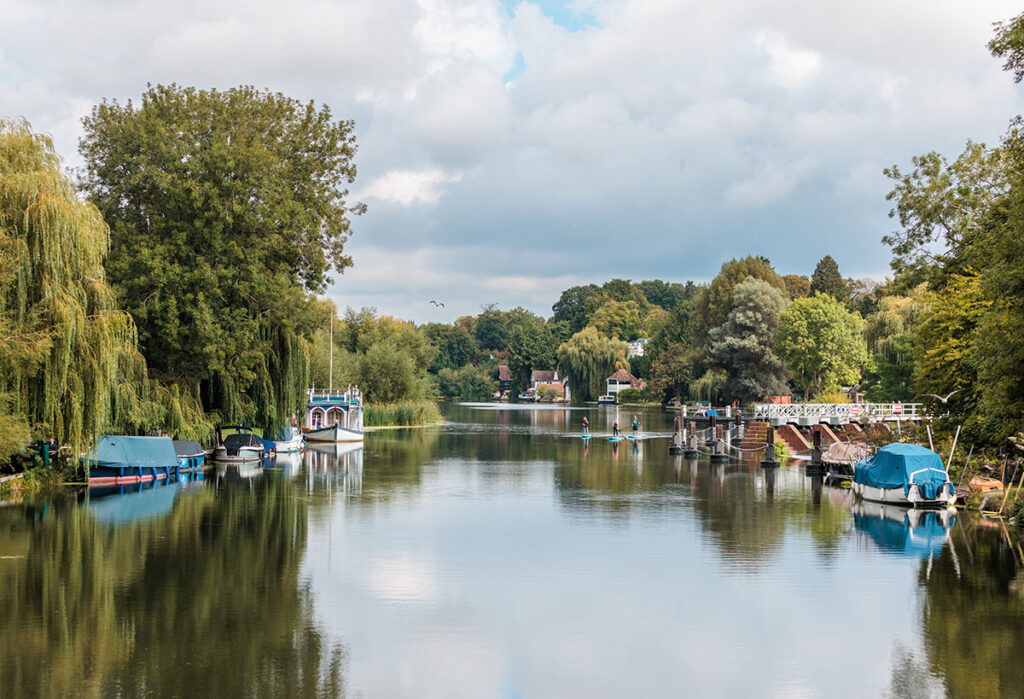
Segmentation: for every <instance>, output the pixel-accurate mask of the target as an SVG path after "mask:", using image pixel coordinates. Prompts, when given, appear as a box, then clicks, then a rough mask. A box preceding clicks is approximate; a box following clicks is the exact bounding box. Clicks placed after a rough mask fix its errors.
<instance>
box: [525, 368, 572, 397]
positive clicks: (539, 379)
mask: <svg viewBox="0 0 1024 699" xmlns="http://www.w3.org/2000/svg"><path fill="white" fill-rule="evenodd" d="M552 391H553V392H554V393H555V395H556V396H557V397H556V398H555V400H565V401H568V400H569V381H568V379H564V378H561V377H559V375H558V371H557V370H550V371H544V370H539V371H533V372H531V373H530V390H529V392H530V393H531V394H533V395H534V396H538V397H539V396H542V395H544V394H545V393H549V392H552Z"/></svg>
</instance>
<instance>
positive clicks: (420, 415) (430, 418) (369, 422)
mask: <svg viewBox="0 0 1024 699" xmlns="http://www.w3.org/2000/svg"><path fill="white" fill-rule="evenodd" d="M438 422H441V411H440V410H439V409H438V407H437V403H435V402H434V401H432V400H405V401H400V402H397V403H367V404H366V408H365V409H364V411H363V424H365V425H366V426H367V427H413V426H418V425H434V424H437V423H438Z"/></svg>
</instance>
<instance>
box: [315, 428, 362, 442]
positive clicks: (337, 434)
mask: <svg viewBox="0 0 1024 699" xmlns="http://www.w3.org/2000/svg"><path fill="white" fill-rule="evenodd" d="M306 441H307V442H361V441H363V433H362V432H358V431H356V430H350V429H346V428H344V427H340V426H338V425H332V426H331V427H321V428H320V429H316V430H309V431H308V432H306Z"/></svg>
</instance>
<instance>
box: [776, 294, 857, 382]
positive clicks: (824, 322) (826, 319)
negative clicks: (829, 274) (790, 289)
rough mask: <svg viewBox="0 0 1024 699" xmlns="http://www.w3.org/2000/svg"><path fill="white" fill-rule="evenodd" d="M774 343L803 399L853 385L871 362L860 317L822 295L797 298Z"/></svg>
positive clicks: (784, 315) (826, 295)
mask: <svg viewBox="0 0 1024 699" xmlns="http://www.w3.org/2000/svg"><path fill="white" fill-rule="evenodd" d="M775 345H776V349H777V351H778V353H779V356H781V357H782V359H783V360H784V361H785V362H786V364H788V365H789V368H790V370H791V371H792V373H793V378H794V380H795V381H796V382H797V384H798V385H799V386H800V388H801V390H802V391H803V394H804V400H809V399H810V398H811V396H812V394H815V393H821V392H822V391H831V390H835V389H837V388H839V386H841V385H843V384H853V383H855V382H856V381H858V380H859V379H860V372H861V369H862V367H863V366H864V364H865V363H866V362H867V359H868V353H867V343H866V342H865V340H864V320H863V319H862V318H861V317H860V314H858V313H851V312H850V311H849V310H847V308H846V306H844V305H843V304H842V303H840V302H839V301H837V300H836V299H835V298H833V297H832V296H830V295H828V294H825V293H822V292H818V293H816V294H815V295H814V296H812V297H809V298H804V299H797V300H796V301H794V302H793V303H791V304H790V305H789V307H788V308H787V309H786V310H785V311H783V312H782V315H781V316H780V317H779V327H778V329H777V331H776V341H775Z"/></svg>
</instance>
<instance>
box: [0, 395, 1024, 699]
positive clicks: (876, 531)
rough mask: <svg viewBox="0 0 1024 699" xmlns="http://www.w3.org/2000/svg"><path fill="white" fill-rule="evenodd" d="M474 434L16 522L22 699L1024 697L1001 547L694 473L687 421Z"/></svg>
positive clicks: (1020, 631)
mask: <svg viewBox="0 0 1024 699" xmlns="http://www.w3.org/2000/svg"><path fill="white" fill-rule="evenodd" d="M445 413H446V417H447V418H448V420H449V424H447V425H446V426H444V427H442V428H430V429H420V430H393V431H382V432H376V433H372V434H370V435H369V436H368V438H367V441H366V443H365V445H363V446H360V445H347V446H346V445H341V446H338V447H335V446H334V445H322V446H319V447H318V448H316V449H311V450H307V451H305V452H303V453H302V454H300V455H282V456H281V457H279V458H278V460H277V461H275V462H271V463H267V464H264V465H263V466H262V467H260V466H256V467H246V468H242V469H237V468H225V469H215V470H212V471H210V472H209V473H208V477H207V479H206V481H205V482H201V483H180V484H169V485H168V486H165V487H164V489H163V490H158V489H156V488H152V489H148V490H147V489H144V490H142V491H140V492H135V493H132V494H128V495H124V496H121V495H112V496H110V497H102V498H101V497H92V496H90V497H87V496H85V495H82V496H80V499H76V498H74V497H73V498H68V499H63V500H58V501H54V502H52V503H40V504H38V505H36V506H34V507H27V506H26V507H18V508H4V509H2V510H0V687H4V688H5V693H10V694H36V695H38V694H46V695H66V694H93V695H100V694H102V695H106V694H130V695H134V694H154V695H165V694H170V695H182V694H197V693H202V694H204V695H214V696H219V695H238V694H274V695H280V694H284V695H289V696H290V695H300V696H305V695H314V694H315V695H318V696H320V695H322V696H335V695H341V694H345V693H351V694H357V695H364V696H421V695H424V694H429V695H438V696H495V695H499V696H504V695H513V696H518V695H530V696H659V695H673V694H678V693H680V687H683V688H685V693H687V694H690V695H696V696H721V695H730V696H740V695H742V696H747V695H751V694H753V695H764V694H775V695H783V696H793V695H818V696H824V695H827V696H865V695H868V696H873V695H874V696H877V695H879V694H883V693H885V692H888V693H890V694H892V695H895V696H913V695H921V694H925V695H927V694H934V693H946V694H949V695H951V696H1011V695H1015V694H1021V693H1024V676H1022V675H1024V671H1022V670H1021V669H1019V667H1020V666H1019V665H1018V664H1017V663H1016V658H1017V657H1018V656H1019V655H1020V653H1021V652H1024V605H1022V602H1024V597H1022V591H1024V578H1022V576H1021V572H1020V571H1021V560H1020V559H1021V558H1022V557H1024V556H1022V553H1021V550H1020V544H1019V542H1017V541H1016V540H1015V539H1014V538H1013V537H1012V536H1011V533H1010V532H1009V531H1008V530H1006V529H1005V528H1004V527H1003V526H1002V525H1001V524H999V523H995V524H993V523H990V522H987V521H984V520H977V519H974V518H970V517H963V516H957V517H949V516H944V515H942V514H941V513H916V514H912V515H908V514H907V512H906V511H904V510H892V511H889V510H886V509H884V508H879V507H872V506H868V505H864V504H861V503H855V502H854V501H853V498H852V495H851V493H850V492H849V491H848V490H844V489H841V488H834V487H830V486H826V485H823V483H822V480H821V479H820V478H817V477H810V476H808V475H807V474H806V472H805V471H804V469H803V468H802V467H801V466H800V465H799V464H793V465H788V466H784V467H782V468H779V469H767V470H766V469H762V468H761V467H760V465H759V461H758V460H757V459H756V458H755V459H754V460H750V461H743V460H736V459H734V460H731V461H728V462H724V463H711V462H710V461H709V460H707V459H704V458H702V459H684V458H683V457H681V456H669V455H668V453H667V451H668V443H669V439H668V438H669V436H670V435H669V432H670V429H671V415H666V414H663V413H660V412H659V411H641V412H640V415H641V423H642V426H643V435H642V436H643V437H644V439H641V440H639V441H638V442H637V443H632V442H626V441H624V442H621V443H617V444H612V443H609V442H608V440H607V438H604V437H601V436H595V437H594V438H593V439H591V440H583V439H580V434H579V422H580V420H581V419H582V416H583V415H588V417H589V419H590V421H591V424H592V425H593V426H594V430H595V432H600V431H602V430H605V429H606V428H610V424H611V420H612V419H614V418H615V417H616V413H615V411H614V410H609V409H597V408H594V409H584V410H579V409H571V410H570V409H565V408H562V407H556V408H544V409H540V410H534V409H530V408H521V407H505V406H502V407H495V406H487V407H482V408H476V407H472V406H458V407H452V406H446V408H445ZM618 417H619V420H620V423H624V422H625V421H626V416H625V415H619V416H618ZM847 649H855V650H856V661H855V662H853V661H851V655H850V653H848V652H846V651H847ZM851 674H855V677H856V681H851V679H850V678H851ZM7 688H11V690H10V691H6V690H7Z"/></svg>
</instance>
